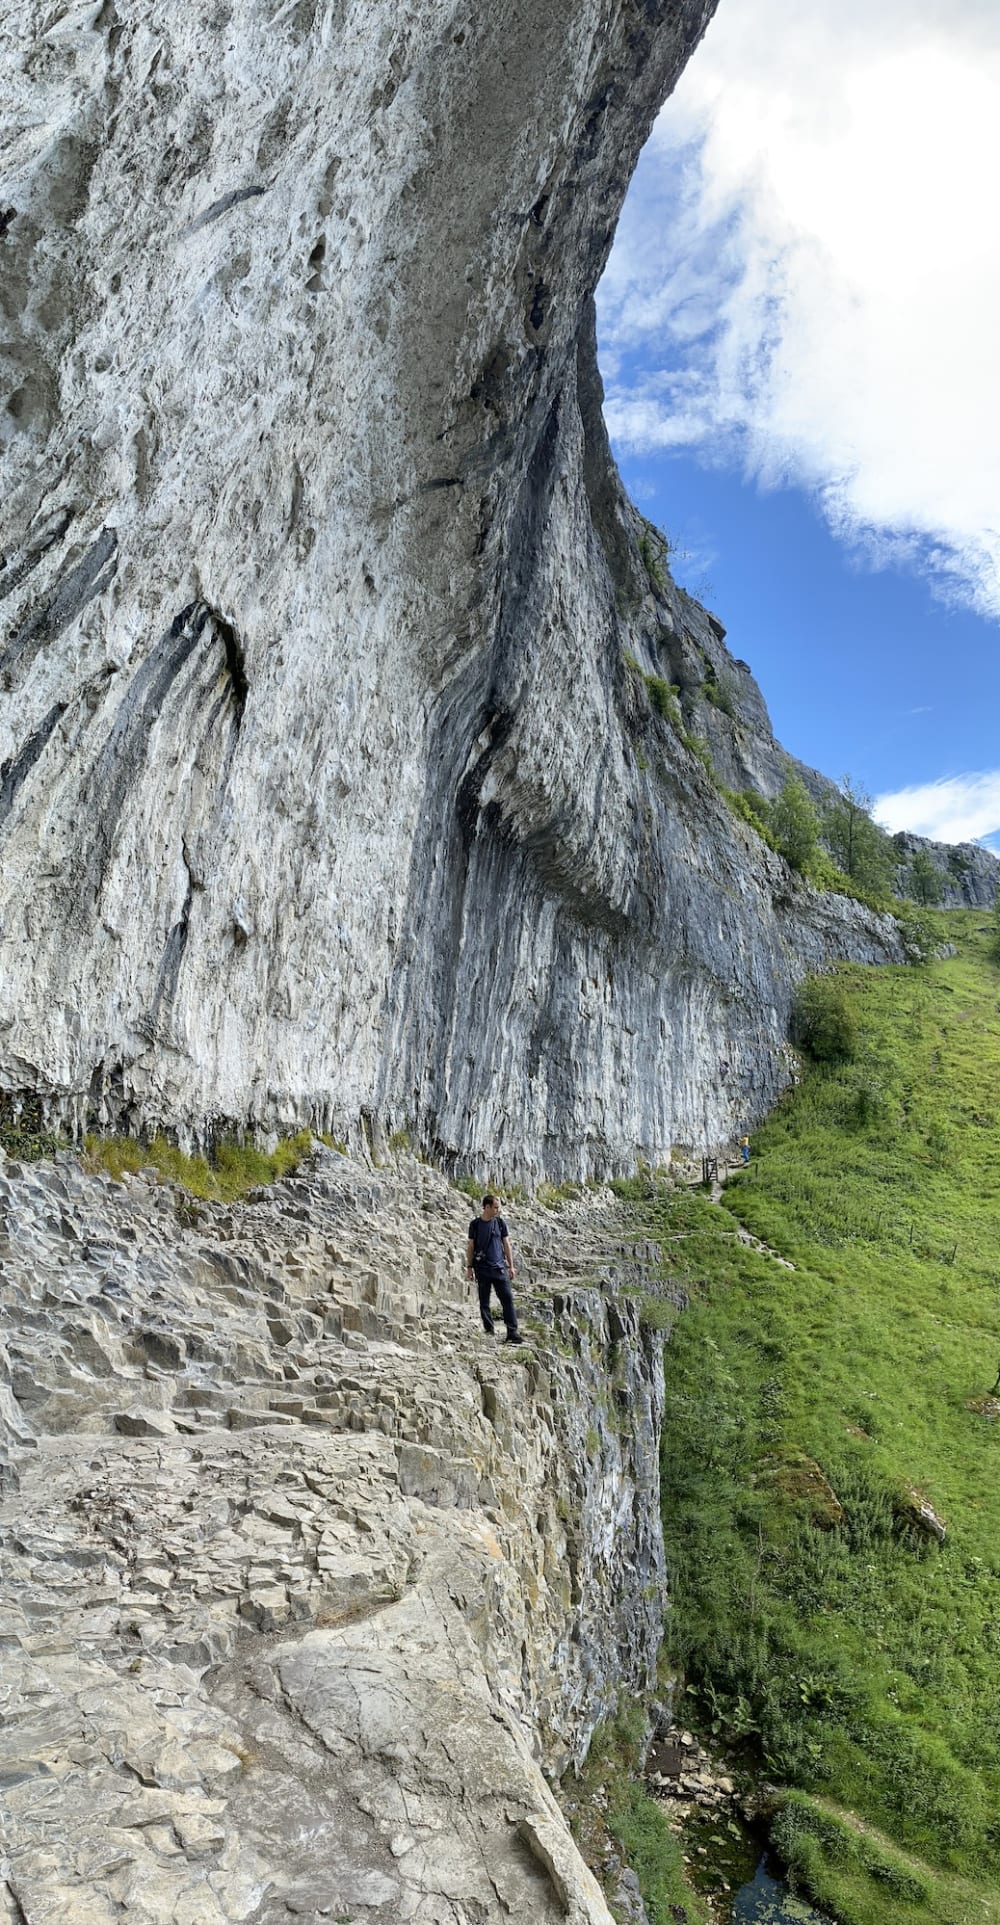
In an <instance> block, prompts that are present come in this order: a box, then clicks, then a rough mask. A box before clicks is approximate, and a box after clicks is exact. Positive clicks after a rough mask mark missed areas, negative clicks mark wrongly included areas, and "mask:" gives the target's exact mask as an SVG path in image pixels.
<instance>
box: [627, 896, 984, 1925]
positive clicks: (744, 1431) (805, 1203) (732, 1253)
mask: <svg viewBox="0 0 1000 1925" xmlns="http://www.w3.org/2000/svg"><path fill="white" fill-rule="evenodd" d="M942 922H943V924H944V925H945V926H946V928H947V932H948V934H949V935H950V936H951V937H952V939H953V940H954V941H955V942H957V943H958V944H959V954H958V955H957V956H956V957H954V958H952V959H950V960H948V961H944V962H940V963H934V964H932V965H930V966H929V967H926V968H923V969H886V970H877V971H870V972H866V971H862V970H845V971H844V972H843V973H842V977H841V981H842V983H843V984H844V986H845V989H846V993H847V997H848V1001H849V1004H850V1008H851V1011H852V1013H853V1014H854V1016H855V1018H856V1023H857V1037H856V1043H855V1051H854V1055H853V1058H852V1060H850V1061H848V1062H844V1063H841V1064H839V1065H837V1066H826V1067H814V1068H812V1069H811V1070H810V1071H809V1072H808V1074H807V1075H806V1077H805V1078H804V1080H803V1082H802V1084H801V1085H800V1087H799V1088H798V1089H796V1090H795V1091H794V1092H792V1094H791V1095H790V1097H789V1098H788V1100H787V1101H786V1102H785V1103H784V1104H783V1105H782V1106H781V1107H780V1108H779V1109H778V1110H777V1111H776V1113H775V1114H774V1115H773V1117H772V1118H771V1120H770V1121H769V1123H768V1125H767V1127H766V1128H765V1129H763V1130H762V1131H761V1132H760V1134H759V1135H758V1136H757V1138H756V1139H755V1141H754V1144H753V1163H752V1165H751V1167H750V1169H749V1170H748V1171H747V1172H746V1173H745V1174H741V1176H740V1177H739V1178H738V1179H737V1180H735V1181H734V1182H733V1183H731V1184H730V1186H729V1188H728V1189H727V1191H726V1193H725V1197H724V1207H723V1208H722V1209H719V1208H715V1207H713V1205H712V1204H711V1203H710V1202H709V1201H708V1200H707V1199H706V1198H704V1197H703V1196H689V1197H682V1198H677V1197H676V1195H673V1196H671V1194H670V1193H669V1192H668V1191H666V1190H665V1188H661V1187H660V1186H657V1185H655V1184H652V1185H650V1186H648V1193H647V1194H646V1196H645V1197H644V1198H642V1199H640V1198H637V1199H636V1200H637V1207H638V1209H639V1211H640V1213H641V1215H642V1217H643V1219H644V1221H645V1223H646V1225H647V1226H648V1228H649V1229H650V1230H652V1231H653V1232H654V1233H655V1234H658V1235H659V1236H660V1237H661V1239H663V1250H664V1273H665V1274H666V1275H669V1276H670V1278H671V1279H672V1280H673V1281H675V1282H677V1281H683V1282H686V1283H687V1285H688V1287H689V1289H690V1291H691V1295H692V1305H691V1308H690V1310H688V1311H687V1312H686V1313H685V1314H684V1315H683V1316H681V1317H680V1319H679V1320H678V1322H677V1325H676V1328H675V1330H674V1332H673V1336H672V1340H671V1342H670V1343H669V1345H668V1346H667V1350H666V1369H667V1421H666V1428H665V1433H664V1442H663V1503H664V1519H665V1526H666V1532H667V1543H668V1559H669V1565H670V1570H671V1573H672V1582H673V1606H672V1611H671V1617H670V1621H669V1624H668V1629H667V1643H668V1651H669V1652H670V1655H671V1657H672V1659H673V1660H674V1662H675V1664H676V1665H677V1666H679V1667H680V1668H681V1670H682V1671H683V1672H684V1674H685V1675H686V1678H687V1681H688V1692H689V1697H688V1700H687V1702H686V1703H685V1706H684V1712H683V1715H684V1716H687V1717H697V1719H698V1721H699V1722H700V1723H701V1725H702V1727H703V1728H708V1729H711V1730H713V1731H714V1732H715V1734H716V1737H717V1740H718V1742H719V1743H720V1744H722V1745H729V1746H733V1747H735V1750H736V1754H737V1756H738V1758H739V1759H740V1760H741V1761H742V1763H743V1765H744V1766H745V1767H746V1769H747V1770H748V1771H749V1772H751V1773H752V1774H754V1775H756V1776H757V1777H758V1778H759V1779H761V1780H765V1781H767V1782H769V1783H770V1784H773V1785H775V1786H778V1787H781V1788H783V1789H784V1790H785V1791H791V1792H792V1794H793V1795H792V1796H791V1797H789V1798H786V1799H785V1800H784V1802H783V1805H782V1808H781V1810H780V1812H779V1815H778V1816H777V1819H776V1821H775V1839H776V1842H777V1843H778V1845H779V1846H780V1848H781V1850H782V1853H783V1855H784V1856H785V1858H786V1860H787V1861H788V1862H789V1863H790V1864H791V1866H792V1868H793V1870H794V1872H795V1873H796V1874H797V1877H798V1879H799V1881H800V1883H801V1885H802V1887H803V1888H804V1889H805V1890H806V1891H807V1892H808V1893H809V1894H810V1896H812V1897H813V1898H814V1899H815V1900H817V1901H818V1902H819V1903H821V1904H823V1905H825V1906H826V1907H828V1908H829V1909H831V1910H832V1911H833V1912H834V1913H835V1914H836V1915H837V1916H838V1917H840V1918H841V1919H843V1920H845V1921H848V1922H849V1925H895V1921H897V1920H898V1921H903V1920H906V1921H909V1922H910V1925H917V1921H925V1920H926V1921H929V1920H932V1919H933V1920H941V1921H954V1925H959V1921H972V1920H979V1921H992V1920H997V1921H1000V1475H998V1472H1000V1404H998V1405H997V1406H996V1407H995V1408H994V1407H993V1406H991V1404H990V1402H989V1400H988V1396H987V1394H988V1393H989V1392H990V1390H991V1388H992V1386H993V1384H994V1382H995V1380H996V1377H997V1371H998V1363H1000V970H998V969H997V967H996V965H995V964H994V963H993V962H991V961H990V959H989V955H988V948H989V940H990V930H989V928H988V924H987V919H986V918H985V917H984V916H983V915H982V913H981V912H978V913H976V912H962V913H956V914H954V915H951V916H948V917H946V918H942ZM746 1232H751V1233H752V1235H753V1237H754V1238H756V1239H760V1240H761V1241H762V1242H763V1243H764V1244H766V1245H767V1246H769V1248H770V1250H772V1251H774V1252H776V1253H779V1254H780V1256H781V1257H783V1258H784V1259H785V1260H786V1263H788V1264H792V1265H794V1268H788V1267H785V1265H784V1264H781V1263H779V1262H778V1261H777V1260H776V1258H775V1256H773V1255H770V1254H768V1253H767V1252H766V1251H762V1250H760V1249H758V1248H755V1247H753V1245H752V1244H750V1243H747V1242H745V1241H741V1235H742V1236H745V1235H746ZM984 1399H986V1401H985V1402H984ZM922 1505H923V1506H926V1505H929V1506H930V1507H932V1512H933V1516H932V1515H931V1514H930V1513H928V1512H926V1511H925V1513H924V1515H923V1517H921V1515H920V1511H921V1506H922ZM940 1523H943V1524H944V1526H945V1527H946V1535H945V1538H944V1542H943V1544H942V1543H939V1542H938V1541H937V1539H936V1537H935V1535H934V1534H933V1532H934V1530H935V1529H936V1528H938V1526H939V1524H940Z"/></svg>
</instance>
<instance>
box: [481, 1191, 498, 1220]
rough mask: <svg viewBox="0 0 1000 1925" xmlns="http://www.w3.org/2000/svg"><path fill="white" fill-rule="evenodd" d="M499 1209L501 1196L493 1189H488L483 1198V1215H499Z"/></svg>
mask: <svg viewBox="0 0 1000 1925" xmlns="http://www.w3.org/2000/svg"><path fill="white" fill-rule="evenodd" d="M499 1210H500V1198H499V1197H498V1196H494V1194H493V1191H492V1190H487V1192H486V1195H485V1196H484V1198H483V1215H484V1216H485V1217H492V1216H497V1215H498V1214H499Z"/></svg>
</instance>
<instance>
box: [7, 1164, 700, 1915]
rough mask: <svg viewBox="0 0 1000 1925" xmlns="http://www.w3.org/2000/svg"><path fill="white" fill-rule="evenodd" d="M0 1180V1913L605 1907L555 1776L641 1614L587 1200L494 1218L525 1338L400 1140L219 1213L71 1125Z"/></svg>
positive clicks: (651, 1382) (620, 1368)
mask: <svg viewBox="0 0 1000 1925" xmlns="http://www.w3.org/2000/svg"><path fill="white" fill-rule="evenodd" d="M0 1205H2V1231H0V1259H2V1273H3V1274H2V1284H3V1308H4V1356H3V1377H4V1387H3V1394H2V1399H0V1403H2V1415H3V1417H4V1420H5V1430H6V1435H7V1448H6V1456H5V1464H4V1480H5V1489H4V1498H3V1506H2V1527H3V1539H4V1564H5V1568H4V1577H3V1606H2V1616H0V1642H2V1650H3V1666H2V1686H0V1697H2V1710H3V1724H2V1731H0V1787H2V1797H3V1803H4V1806H5V1836H6V1857H5V1859H4V1864H3V1878H4V1880H5V1882H3V1883H0V1894H2V1896H0V1920H4V1921H10V1925H56V1921H58V1922H59V1925H107V1922H109V1921H112V1920H120V1919H122V1918H128V1919H129V1920H130V1921H134V1922H135V1925H223V1922H224V1921H225V1925H230V1921H246V1922H247V1925H251V1922H252V1925H278V1921H286V1920H288V1919H300V1920H303V1921H313V1920H319V1919H327V1918H333V1919H338V1920H340V1921H341V1925H348V1921H350V1925H368V1922H369V1921H389V1920H392V1921H394V1922H395V1921H416V1922H419V1925H485V1921H491V1920H494V1919H496V1920H500V1919H508V1918H515V1919H524V1920H529V1919H530V1920H532V1921H538V1925H547V1921H549V1920H552V1921H555V1920H556V1919H559V1920H565V1919H570V1920H571V1921H576V1925H608V1921H609V1919H610V1913H609V1912H608V1910H607V1906H606V1904H605V1901H604V1898H603V1897H602V1895H601V1892H600V1890H599V1888H598V1886H597V1884H596V1882H595V1880H594V1879H593V1878H592V1876H591V1874H590V1873H589V1872H588V1870H587V1868H586V1866H585V1865H584V1864H583V1861H582V1859H581V1858H580V1856H579V1854H578V1853H577V1851H576V1848H575V1846H574V1845H573V1842H572V1840H571V1838H570V1835H569V1832H568V1830H567V1828H566V1826H565V1823H564V1821H563V1818H562V1814H561V1812H560V1809H559V1805H558V1802H557V1799H556V1796H555V1794H554V1791H553V1789H552V1785H553V1783H554V1782H555V1781H556V1780H557V1778H558V1775H559V1773H560V1772H561V1771H562V1770H563V1769H565V1768H566V1766H567V1765H568V1764H570V1763H571V1761H572V1760H574V1759H579V1758H580V1757H582V1755H583V1753H584V1751H585V1749H586V1745H587V1742H588V1739H589V1736H590V1733H591V1731H592V1729H593V1726H594V1724H595V1722H596V1721H597V1720H598V1719H599V1718H600V1716H601V1715H602V1714H603V1713H604V1712H605V1711H607V1710H608V1709H609V1708H610V1707H611V1706H612V1705H613V1703H614V1701H615V1698H616V1695H617V1693H618V1691H619V1689H620V1688H622V1687H623V1686H625V1687H628V1686H631V1687H632V1688H641V1687H643V1686H645V1685H647V1684H648V1683H649V1681H650V1677H651V1670H652V1665H653V1662H654V1659H655V1651H656V1642H657V1626H658V1620H659V1617H660V1614H661V1611H662V1588H663V1558H662V1546H661V1542H660V1537H659V1526H658V1506H657V1487H656V1483H657V1460H656V1439H657V1430H658V1417H659V1405H660V1399H661V1396H662V1379H661V1376H660V1371H659V1363H658V1357H657V1353H656V1347H655V1344H654V1343H653V1342H652V1341H651V1340H650V1339H648V1338H647V1336H646V1335H645V1333H643V1332H642V1331H640V1328H639V1322H638V1316H637V1311H636V1306H635V1303H634V1301H633V1300H632V1299H631V1298H629V1297H628V1295H627V1294H622V1292H621V1289H620V1287H619V1285H620V1283H621V1282H622V1281H626V1282H627V1281H628V1280H629V1278H630V1277H633V1276H634V1275H636V1274H638V1273H640V1272H641V1271H642V1268H643V1265H644V1263H646V1262H647V1256H646V1253H644V1252H643V1251H642V1250H641V1249H639V1250H635V1249H632V1250H625V1249H622V1248H620V1247H618V1248H617V1249H616V1247H615V1245H614V1240H613V1234H612V1229H611V1227H610V1223H611V1220H610V1217H609V1214H608V1207H607V1199H606V1198H605V1199H604V1200H603V1201H602V1199H601V1197H599V1196H595V1197H593V1198H591V1199H588V1200H586V1201H585V1202H583V1203H581V1204H579V1205H577V1206H575V1211H576V1214H575V1217H574V1216H573V1212H572V1210H571V1211H570V1212H569V1215H568V1216H567V1215H566V1214H565V1213H564V1214H563V1215H562V1217H561V1218H559V1219H556V1218H555V1217H554V1216H553V1215H552V1214H551V1213H550V1214H548V1215H546V1213H545V1212H537V1211H536V1212H535V1213H534V1215H533V1217H531V1220H530V1221H526V1222H525V1224H524V1225H523V1226H522V1230H521V1232H519V1230H518V1226H517V1223H516V1220H515V1222H514V1231H515V1237H516V1238H517V1239H518V1249H519V1254H520V1255H521V1256H522V1275H521V1279H520V1280H519V1281H520V1300H521V1305H522V1312H523V1313H524V1315H525V1317H526V1324H527V1329H528V1331H529V1338H530V1340H529V1342H528V1344H526V1345H525V1346H524V1347H523V1348H522V1349H520V1350H515V1349H511V1350H509V1351H505V1349H504V1348H503V1347H502V1346H499V1345H496V1344H492V1343H490V1342H488V1340H487V1339H486V1338H485V1337H484V1335H483V1334H482V1333H481V1332H480V1330H479V1328H478V1318H477V1316H476V1313H475V1308H474V1305H473V1303H472V1301H471V1299H470V1298H469V1297H468V1296H467V1294H466V1287H465V1285H464V1282H463V1280H462V1263H461V1256H462V1250H463V1245H464V1236H465V1229H466V1225H467V1221H468V1215H469V1210H470V1206H469V1204H468V1202H467V1200H466V1199H465V1198H463V1197H462V1196H460V1195H458V1194H457V1193H456V1192H455V1191H454V1190H453V1189H452V1188H451V1187H450V1186H449V1185H448V1184H447V1183H446V1182H445V1180H444V1179H443V1178H442V1177H440V1176H439V1175H437V1174H436V1173H435V1172H434V1171H432V1170H430V1169H428V1168H425V1167H424V1166H423V1165H421V1164H420V1163H418V1162H416V1161H415V1160H414V1159H412V1158H405V1159H402V1160H398V1161H397V1163H396V1164H395V1165H394V1166H393V1167H391V1168H386V1169H383V1170H373V1169H371V1168H368V1167H365V1166H363V1165H361V1164H359V1163H352V1162H349V1161H348V1160H347V1159H346V1158H344V1157H341V1156H340V1155H338V1154H337V1153H336V1152H334V1151H330V1150H326V1149H321V1148H320V1147H319V1146H317V1148H316V1152H315V1154H314V1156H313V1157H312V1159H311V1160H310V1163H309V1166H308V1167H307V1169H306V1170H305V1172H304V1173H303V1174H301V1175H300V1176H298V1177H296V1178H294V1179H292V1180H290V1181H288V1182H285V1183H284V1184H281V1185H279V1186H276V1187H275V1188H274V1189H273V1190H271V1191H261V1192H257V1193H256V1194H255V1197H254V1199H253V1200H251V1201H250V1202H249V1203H247V1204H246V1205H244V1206H239V1207H234V1208H232V1209H228V1208H224V1207H222V1206H217V1205H210V1204H201V1203H195V1202H193V1201H192V1200H191V1199H190V1198H186V1197H183V1196H182V1195H181V1194H180V1193H179V1192H178V1191H176V1190H174V1189H173V1188H171V1187H170V1186H168V1185H165V1184H161V1183H157V1182H154V1181H152V1180H147V1179H146V1178H145V1177H140V1178H133V1179H128V1180H126V1181H125V1182H124V1183H121V1184H117V1183H113V1182H112V1181H111V1180H110V1179H107V1178H105V1177H102V1176H96V1175H90V1174H87V1173H86V1172H85V1171H83V1170H82V1169H81V1168H80V1166H79V1164H78V1163H77V1161H76V1160H75V1159H74V1158H73V1157H71V1156H70V1155H68V1154H66V1155H61V1156H60V1157H59V1158H57V1160H56V1162H55V1164H51V1163H50V1164H45V1165H42V1164H37V1165H31V1166H22V1165H17V1164H14V1163H11V1162H9V1161H7V1162H5V1163H4V1164H3V1165H2V1166H0ZM616 1275H617V1278H618V1281H617V1282H616V1280H615V1277H616ZM543 1283H544V1287H542V1286H543Z"/></svg>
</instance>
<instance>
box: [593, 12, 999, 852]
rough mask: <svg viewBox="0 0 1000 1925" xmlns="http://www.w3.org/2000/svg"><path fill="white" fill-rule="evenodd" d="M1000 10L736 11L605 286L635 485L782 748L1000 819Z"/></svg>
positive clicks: (619, 419)
mask: <svg viewBox="0 0 1000 1925" xmlns="http://www.w3.org/2000/svg"><path fill="white" fill-rule="evenodd" d="M998 181H1000V6H997V5H995V4H994V0H880V7H879V8H878V9H877V10H874V9H872V8H871V6H870V0H839V3H838V6H837V8H830V6H829V4H828V0H798V5H797V7H796V9H795V12H794V14H790V13H789V9H788V6H787V0H721V4H720V7H719V12H718V15H717V17H716V20H715V22H714V23H713V24H712V26H711V27H710V28H709V32H708V34H707V36H706V39H705V42H704V43H703V46H702V47H701V48H700V49H699V51H698V52H697V53H696V55H695V56H694V59H693V60H692V62H691V64H690V66H689V68H688V70H687V72H686V74H685V75H684V76H683V77H682V80H681V83H680V86H679V88H678V90H677V93H676V94H675V96H674V97H673V99H672V100H671V101H670V102H668V103H667V106H666V108H665V109H664V111H663V113H662V115H661V116H660V119H659V121H658V123H657V127H656V130H655V132H654V135H653V138H652V140H651V141H650V143H649V145H648V146H647V149H646V152H645V154H644V155H643V157H642V160H641V161H640V165H639V169H638V171H637V174H636V178H635V181H634V183H633V186H632V189H631V191H630V194H629V197H628V200H627V202H626V206H625V210H624V213H623V216H622V221H621V224H620V227H619V232H618V236H617V239H616V244H615V249H614V252H613V254H612V258H611V261H610V263H609V267H608V271H607V274H606V276H605V279H604V282H603V283H602V286H601V289H600V291H599V296H598V315H599V329H600V338H601V365H602V370H603V373H604V377H605V384H606V390H607V401H606V412H607V417H608V424H609V428H610V430H611V434H612V440H613V443H614V446H615V450H616V454H617V456H618V459H619V463H620V466H621V468H622V472H623V476H624V478H625V481H626V484H627V486H628V487H629V489H630V491H631V492H632V494H633V495H634V497H635V499H636V500H637V501H638V503H639V505H640V506H641V507H642V509H643V511H644V512H645V513H646V514H648V515H649V517H650V519H651V520H653V521H656V522H658V523H659V525H660V526H662V527H663V528H664V529H665V530H666V531H667V533H668V534H669V536H670V538H671V540H672V541H673V543H674V544H675V547H676V551H677V552H676V556H675V562H674V568H675V573H676V574H677V576H678V578H679V579H680V580H681V581H683V582H684V585H685V586H686V587H689V588H690V589H691V590H692V592H693V593H696V594H699V595H700V597H701V598H702V599H704V600H705V601H707V603H708V605H709V606H710V607H711V608H713V609H714V611H715V612H716V613H717V614H718V616H719V617H720V619H721V620H722V621H723V622H724V624H725V626H726V628H727V630H728V640H729V643H730V646H731V647H732V649H733V652H734V654H736V655H740V656H742V657H744V658H745V659H746V660H747V661H748V662H749V663H750V666H751V668H752V669H753V671H754V673H755V674H756V676H757V679H758V681H759V682H760V684H761V687H762V689H763V692H764V695H765V698H766V699H767V701H768V704H769V707H770V709H771V714H772V718H773V720H774V724H775V728H776V731H777V733H778V735H779V737H780V739H781V740H782V741H783V742H784V744H785V746H786V747H787V748H788V749H790V750H791V751H792V752H793V753H795V754H796V755H798V756H800V757H802V759H803V760H805V761H808V762H811V763H813V764H814V765H815V766H816V767H818V768H821V769H823V770H824V772H825V773H827V774H830V775H833V776H840V775H843V774H844V773H845V772H849V773H850V774H851V776H852V777H853V778H854V779H855V780H857V781H860V782H861V783H863V784H864V786H865V787H866V788H868V789H869V791H870V792H871V793H872V794H873V795H875V796H876V798H877V800H878V808H877V813H879V814H880V816H881V818H882V819H883V820H885V821H886V822H887V824H888V826H890V827H893V828H903V827H908V828H913V829H916V830H918V831H919V832H920V833H923V834H930V835H938V836H941V837H942V839H946V840H960V839H966V838H969V839H971V838H974V837H978V838H982V839H984V840H987V839H988V840H989V841H991V842H993V841H994V840H995V839H996V837H997V833H998V831H1000V732H998V730H997V727H996V717H997V715H998V713H1000V703H998V699H997V698H998V696H1000V649H998V646H997V644H998V641H1000V399H998V395H1000V379H998V375H997V362H998V360H1000V356H998V354H997V349H996V335H997V315H998V313H1000V232H998V221H997V216H996V212H995V203H996V197H997V188H998Z"/></svg>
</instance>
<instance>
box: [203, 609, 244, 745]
mask: <svg viewBox="0 0 1000 1925" xmlns="http://www.w3.org/2000/svg"><path fill="white" fill-rule="evenodd" d="M207 613H208V616H209V619H210V621H211V623H212V626H213V628H214V629H215V632H216V634H217V635H218V637H219V640H220V642H221V643H222V646H223V649H224V651H225V656H226V667H227V669H228V670H229V679H230V681H231V682H232V685H233V700H234V702H235V705H236V727H237V729H238V728H239V726H240V723H241V722H242V720H243V710H244V709H245V707H246V700H247V696H248V694H249V693H250V683H249V681H248V680H247V663H246V655H245V653H244V650H243V643H242V642H241V641H240V638H239V636H238V635H237V633H236V630H235V628H234V627H233V624H232V622H230V621H227V620H226V617H225V616H224V615H220V614H219V611H218V609H217V608H210V609H208V610H207Z"/></svg>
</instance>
